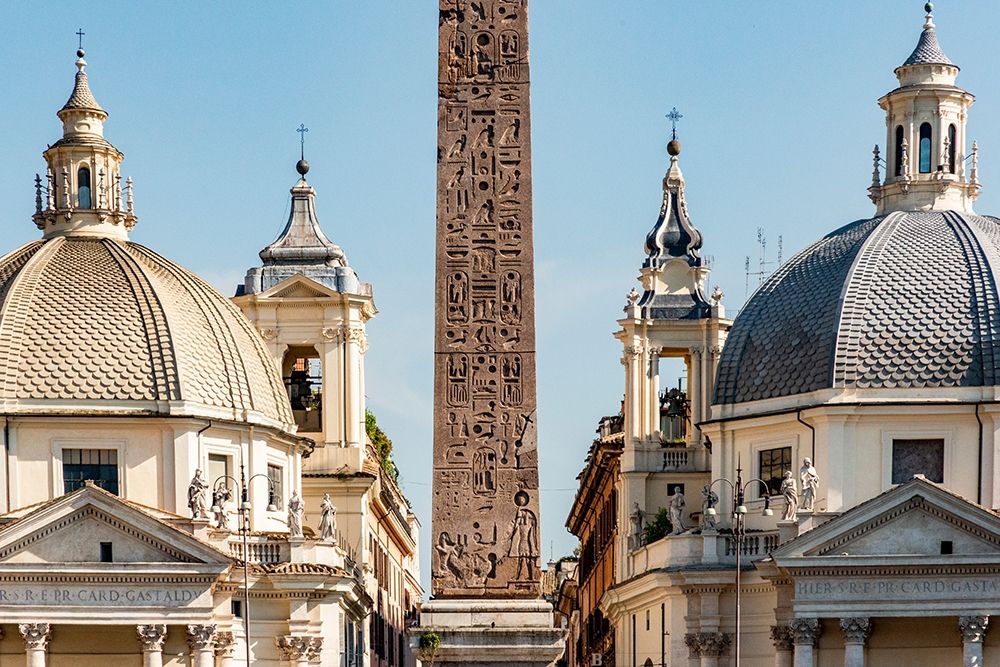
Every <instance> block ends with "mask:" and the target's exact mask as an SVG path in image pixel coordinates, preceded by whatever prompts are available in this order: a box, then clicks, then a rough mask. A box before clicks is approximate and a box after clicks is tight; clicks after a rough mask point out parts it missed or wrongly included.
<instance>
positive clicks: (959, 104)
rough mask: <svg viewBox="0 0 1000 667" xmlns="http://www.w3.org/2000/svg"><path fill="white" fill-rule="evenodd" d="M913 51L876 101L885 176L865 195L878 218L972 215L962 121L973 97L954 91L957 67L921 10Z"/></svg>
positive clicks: (929, 11)
mask: <svg viewBox="0 0 1000 667" xmlns="http://www.w3.org/2000/svg"><path fill="white" fill-rule="evenodd" d="M924 9H925V11H926V16H925V17H924V26H923V30H922V31H921V33H920V38H919V39H918V41H917V46H916V47H915V48H914V49H913V52H912V53H911V54H910V56H909V57H908V58H907V59H906V60H905V61H904V62H903V64H902V65H900V66H899V67H897V68H896V70H895V73H896V78H897V79H898V80H899V87H897V88H896V89H895V90H893V91H891V92H889V93H887V94H886V95H884V96H883V97H882V98H880V99H879V101H878V103H879V106H881V107H882V109H883V110H885V112H886V150H885V156H886V163H885V166H886V173H885V180H884V182H883V183H881V184H879V183H873V185H872V187H871V188H869V195H870V197H871V199H872V201H873V202H875V205H876V207H877V209H878V213H879V214H884V213H891V212H892V211H944V210H955V211H961V212H963V213H972V212H973V210H972V203H973V202H974V201H975V199H976V198H977V197H978V196H979V191H980V187H979V185H978V183H973V182H972V180H971V178H970V176H971V175H969V174H967V172H966V166H965V161H966V157H967V154H966V151H965V146H966V143H967V140H966V121H967V119H968V111H969V108H970V107H971V106H972V104H973V102H975V97H974V96H973V95H972V94H971V93H969V92H968V91H966V90H963V89H961V88H959V87H958V86H957V85H956V79H957V77H958V72H959V67H958V66H957V65H956V64H955V63H953V62H952V61H951V59H950V58H948V56H947V55H945V53H944V51H943V50H942V48H941V45H940V43H939V42H938V38H937V32H936V30H935V25H934V15H933V9H934V6H933V5H932V4H931V3H929V2H928V3H927V4H926V5H924Z"/></svg>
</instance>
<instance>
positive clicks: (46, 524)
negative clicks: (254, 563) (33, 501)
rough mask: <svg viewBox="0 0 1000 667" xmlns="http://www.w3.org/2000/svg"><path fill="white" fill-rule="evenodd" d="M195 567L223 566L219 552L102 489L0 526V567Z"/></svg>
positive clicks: (72, 495)
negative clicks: (103, 555) (109, 563)
mask: <svg viewBox="0 0 1000 667" xmlns="http://www.w3.org/2000/svg"><path fill="white" fill-rule="evenodd" d="M102 542H108V543H111V545H112V554H113V562H115V563H196V564H218V565H219V566H222V567H226V566H228V565H229V564H230V562H231V560H230V559H229V557H228V556H226V555H225V554H224V553H222V552H220V551H218V550H217V549H215V548H214V547H212V546H210V545H208V544H205V543H204V542H202V541H200V540H198V539H197V538H195V537H194V536H193V535H191V534H190V533H187V532H185V531H183V530H180V529H179V528H176V527H174V526H172V525H170V524H169V523H167V522H166V521H163V520H161V519H159V518H157V517H155V516H152V515H151V514H150V513H148V512H146V511H144V510H142V509H140V508H139V507H137V506H135V505H133V504H131V503H129V502H126V501H124V500H122V499H121V498H119V497H118V496H115V495H113V494H111V493H108V492H107V491H104V490H102V489H99V488H97V487H95V486H91V485H87V486H84V487H83V488H80V489H78V490H76V491H73V492H72V493H69V494H67V495H65V496H61V497H59V498H56V499H54V500H51V501H49V502H47V503H43V504H41V505H39V506H38V507H35V508H32V509H31V511H29V512H27V513H26V514H24V515H23V516H21V517H20V518H17V519H16V520H14V521H12V522H11V523H9V524H7V525H6V526H3V527H2V528H0V565H2V564H7V563H12V564H13V563H23V564H27V563H49V564H52V563H87V562H99V561H100V549H101V547H100V544H101V543H102Z"/></svg>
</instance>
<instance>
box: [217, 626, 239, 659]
mask: <svg viewBox="0 0 1000 667" xmlns="http://www.w3.org/2000/svg"><path fill="white" fill-rule="evenodd" d="M235 645H236V638H235V637H233V633H232V632H216V633H215V662H216V667H232V664H233V649H235V648H236V646H235Z"/></svg>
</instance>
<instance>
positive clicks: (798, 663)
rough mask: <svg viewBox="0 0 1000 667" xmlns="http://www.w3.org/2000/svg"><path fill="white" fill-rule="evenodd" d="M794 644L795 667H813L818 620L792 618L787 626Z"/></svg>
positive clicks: (818, 631) (817, 636) (818, 626)
mask: <svg viewBox="0 0 1000 667" xmlns="http://www.w3.org/2000/svg"><path fill="white" fill-rule="evenodd" d="M788 625H789V627H790V628H791V629H792V638H793V641H794V643H795V661H794V665H795V667H813V665H814V664H815V657H814V654H815V648H816V642H817V641H818V640H819V633H820V624H819V619H818V618H794V619H792V622H791V623H789V624H788Z"/></svg>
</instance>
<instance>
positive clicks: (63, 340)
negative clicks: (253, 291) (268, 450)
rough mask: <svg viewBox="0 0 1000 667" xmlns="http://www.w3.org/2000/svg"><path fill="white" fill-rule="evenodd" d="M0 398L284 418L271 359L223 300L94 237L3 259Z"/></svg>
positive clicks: (10, 403) (146, 253) (179, 272)
mask: <svg viewBox="0 0 1000 667" xmlns="http://www.w3.org/2000/svg"><path fill="white" fill-rule="evenodd" d="M0 402H2V403H3V405H4V409H5V411H6V412H7V413H8V414H12V413H13V414H46V413H53V412H65V411H67V410H72V411H76V412H80V411H85V412H98V413H112V414H134V413H140V414H141V413H147V414H149V413H152V414H162V415H185V416H194V417H204V418H228V419H234V420H240V421H242V420H246V421H250V422H252V423H259V424H264V425H270V426H277V427H280V428H289V427H290V425H291V424H292V414H291V408H290V406H289V403H288V397H287V395H286V394H285V389H284V386H283V384H282V381H281V377H280V375H279V374H278V369H277V367H276V366H275V364H274V361H273V360H272V358H271V356H270V354H269V353H268V351H267V350H266V349H265V347H264V343H263V342H262V341H261V339H260V337H259V335H258V334H257V332H256V331H254V329H253V327H251V325H250V323H249V322H248V321H247V320H246V318H244V317H243V314H242V313H241V312H240V311H239V310H237V309H236V307H235V306H234V305H233V304H232V303H230V301H229V300H228V299H226V298H225V297H223V296H222V295H221V294H219V293H218V292H217V291H216V290H215V289H213V288H212V287H211V286H210V285H209V284H208V283H206V282H205V281H203V280H202V279H201V278H199V277H198V276H196V275H194V274H193V273H191V272H190V271H187V270H185V269H183V268H181V267H180V266H178V265H176V264H174V263H173V262H171V261H169V260H167V259H164V258H163V257H161V256H160V255H157V254H156V253H154V252H153V251H151V250H149V249H147V248H145V247H143V246H141V245H139V244H137V243H130V242H127V241H121V240H116V239H109V238H96V237H80V238H74V237H55V238H51V239H48V240H45V241H33V242H31V243H28V244H27V245H24V246H22V247H21V248H18V249H17V250H15V251H13V252H12V253H10V254H8V255H6V256H5V257H3V258H0Z"/></svg>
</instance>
